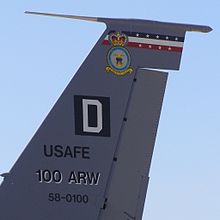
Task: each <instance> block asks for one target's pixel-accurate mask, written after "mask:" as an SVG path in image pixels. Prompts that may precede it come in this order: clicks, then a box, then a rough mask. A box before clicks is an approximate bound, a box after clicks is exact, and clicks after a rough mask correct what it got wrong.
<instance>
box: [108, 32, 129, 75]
mask: <svg viewBox="0 0 220 220" xmlns="http://www.w3.org/2000/svg"><path fill="white" fill-rule="evenodd" d="M109 42H111V44H112V45H113V47H112V48H111V49H110V50H109V51H108V55H107V62H108V66H107V67H106V68H105V69H106V71H107V72H113V73H114V74H116V75H118V76H122V75H125V74H126V73H132V71H133V69H132V68H131V67H130V64H131V57H130V54H129V52H128V50H127V49H126V48H125V47H124V46H125V45H126V43H127V42H128V38H127V36H126V35H125V34H120V33H119V32H117V33H112V34H110V35H109Z"/></svg>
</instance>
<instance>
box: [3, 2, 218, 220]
mask: <svg viewBox="0 0 220 220" xmlns="http://www.w3.org/2000/svg"><path fill="white" fill-rule="evenodd" d="M0 5H1V13H0V27H1V34H0V48H1V49H0V76H1V80H0V100H1V102H0V103H1V104H0V106H1V114H0V122H1V123H0V134H1V136H0V137H1V144H0V173H2V172H7V171H9V170H10V168H11V166H12V165H13V164H14V162H15V161H16V159H17V158H18V157H19V155H20V153H21V152H22V150H23V149H24V148H25V146H26V145H27V143H28V142H29V140H30V139H31V137H32V135H33V133H34V132H35V131H36V130H37V128H38V127H39V125H40V124H41V122H42V121H43V119H44V118H45V116H46V115H47V113H48V112H49V110H50V109H51V107H52V106H53V104H54V103H55V101H56V100H57V98H58V97H59V95H60V94H61V92H62V91H63V89H64V88H65V86H66V85H67V83H68V82H69V81H70V79H71V78H72V76H73V75H74V73H75V72H76V70H77V69H78V67H79V66H80V64H81V63H82V61H83V60H84V59H85V57H86V56H87V54H88V53H89V51H90V50H91V48H92V47H93V45H94V44H95V42H96V40H97V39H98V37H99V36H100V34H101V33H102V31H103V30H104V28H105V26H104V25H102V24H98V23H91V22H82V21H74V20H65V19H56V18H48V17H38V16H28V15H25V14H24V13H23V12H24V11H25V10H34V11H46V12H60V13H66V14H76V15H86V16H102V17H124V18H142V19H152V20H161V21H170V22H181V23H194V24H205V25H210V26H211V27H212V28H213V29H214V31H213V32H211V33H209V34H200V33H187V36H186V41H185V46H184V52H183V57H182V62H181V69H180V71H178V72H177V71H170V75H169V80H168V85H167V90H166V94H165V99H164V103H163V110H162V114H161V120H160V125H159V130H158V135H157V141H156V145H155V152H154V156H153V161H152V166H151V173H150V177H151V180H150V185H149V188H148V195H147V203H146V207H145V212H144V218H143V219H144V220H145V219H147V220H158V219H169V220H176V219H178V220H186V219H187V220H195V219H199V220H207V219H212V220H219V219H220V208H219V204H220V187H219V186H220V138H219V137H220V135H219V134H220V116H219V114H220V102H219V94H220V86H219V85H220V73H219V67H218V64H219V62H220V61H219V58H220V44H219V39H220V25H219V20H220V15H219V11H220V2H219V0H209V1H202V0H200V1H198V0H195V1H192V0H185V1H174V0H167V1H162V0H158V1H147V0H136V1H125V0H120V1H115V0H112V1H98V0H93V1H85V0H81V1H76V0H71V1H68V0H63V1H58V0H53V1H52V0H50V1H32V0H28V1H27V0H21V1H12V0H8V1H3V2H1V3H0Z"/></svg>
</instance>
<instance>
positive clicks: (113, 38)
mask: <svg viewBox="0 0 220 220" xmlns="http://www.w3.org/2000/svg"><path fill="white" fill-rule="evenodd" d="M109 41H110V42H111V43H112V45H113V46H121V47H123V46H124V45H125V44H126V43H127V42H128V38H127V36H126V35H125V34H120V33H119V32H116V33H112V34H110V36H109Z"/></svg>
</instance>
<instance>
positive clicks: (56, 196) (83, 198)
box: [48, 193, 89, 204]
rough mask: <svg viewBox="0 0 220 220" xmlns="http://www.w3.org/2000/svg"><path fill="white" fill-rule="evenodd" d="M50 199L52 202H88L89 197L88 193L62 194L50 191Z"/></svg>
mask: <svg viewBox="0 0 220 220" xmlns="http://www.w3.org/2000/svg"><path fill="white" fill-rule="evenodd" d="M48 200H49V201H50V202H61V201H64V202H68V203H84V204H86V203H88V202H89V197H88V195H81V194H66V195H61V194H60V193H49V195H48Z"/></svg>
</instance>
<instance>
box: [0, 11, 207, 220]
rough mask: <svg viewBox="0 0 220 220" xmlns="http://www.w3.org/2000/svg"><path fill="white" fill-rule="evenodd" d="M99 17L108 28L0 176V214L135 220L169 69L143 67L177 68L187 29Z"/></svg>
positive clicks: (139, 213) (7, 219)
mask: <svg viewBox="0 0 220 220" xmlns="http://www.w3.org/2000/svg"><path fill="white" fill-rule="evenodd" d="M29 13H32V14H42V13H35V12H29ZM43 14H44V15H49V16H50V15H52V14H47V13H46V14H45V13H43ZM53 16H55V15H54V14H53ZM56 16H57V15H56ZM58 17H68V18H69V16H66V15H59V16H58ZM73 17H74V18H77V19H78V18H79V16H72V17H71V18H73ZM80 18H81V19H83V20H90V21H102V20H103V19H104V18H103V19H101V18H91V17H89V18H88V17H80ZM103 21H104V22H106V23H107V29H106V30H105V31H104V33H103V34H102V36H101V37H100V39H99V40H98V42H97V43H96V45H95V47H94V48H93V49H92V51H91V52H90V54H89V55H88V57H87V58H86V60H85V61H84V62H83V64H82V65H81V67H80V68H79V70H78V71H77V73H76V74H75V75H74V77H73V79H72V80H71V81H70V83H69V84H68V85H67V87H66V88H65V90H64V92H63V94H62V95H61V96H60V97H59V99H58V101H57V102H56V104H55V105H54V106H53V108H52V109H51V111H50V113H49V114H48V116H47V117H46V119H45V120H44V121H43V123H42V125H41V126H40V127H39V129H38V130H37V132H36V133H35V135H34V136H33V138H32V139H31V141H30V142H29V144H28V145H27V147H26V148H25V150H24V152H23V153H22V154H21V156H20V157H19V159H18V160H17V162H16V163H15V164H14V166H13V167H12V169H11V170H10V172H9V173H8V174H7V175H5V176H4V181H3V183H2V184H1V186H0V207H1V218H2V219H5V220H11V219H13V220H20V219H23V220H28V219H32V220H39V219H53V220H60V219H69V218H70V217H71V218H74V219H77V220H88V219H90V220H108V219H120V220H127V219H139V220H140V219H141V216H142V211H143V205H144V200H145V194H146V191H147V184H148V174H149V169H150V162H151V158H152V153H153V148H154V142H155V138H156V132H157V127H158V123H159V117H160V111H161V106H162V100H163V96H164V91H165V87H166V81H167V75H168V73H165V72H161V71H155V70H154V71H153V70H147V69H141V68H142V67H143V68H157V69H178V68H179V63H180V57H181V53H182V47H183V41H184V36H185V31H187V30H186V28H183V26H182V27H178V25H177V24H174V26H172V28H170V27H168V26H167V23H166V24H164V25H163V23H155V22H152V23H151V22H150V21H147V23H148V24H149V25H144V21H140V20H129V19H127V20H123V19H118V20H117V19H106V20H103ZM149 22H150V23H149ZM158 25H159V26H158ZM193 28H194V29H196V27H194V26H193ZM200 28H201V26H198V27H197V29H198V30H204V29H200ZM188 29H189V27H188ZM119 188H121V189H122V190H119ZM119 201H120V203H119ZM12 210H13V211H12Z"/></svg>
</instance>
